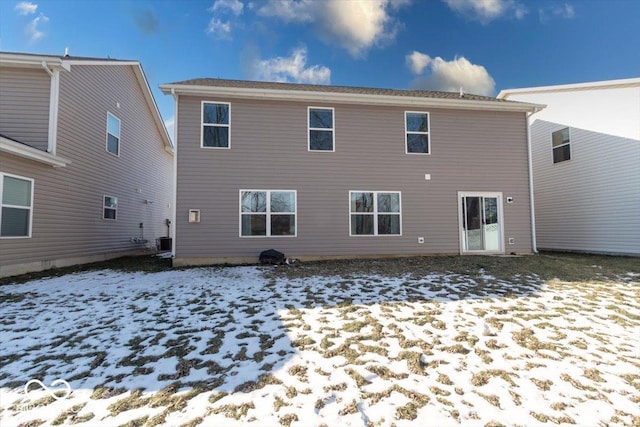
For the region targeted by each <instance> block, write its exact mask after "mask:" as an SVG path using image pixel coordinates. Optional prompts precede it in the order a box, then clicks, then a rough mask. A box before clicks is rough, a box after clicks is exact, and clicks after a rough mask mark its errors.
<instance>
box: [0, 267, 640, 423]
mask: <svg viewBox="0 0 640 427" xmlns="http://www.w3.org/2000/svg"><path fill="white" fill-rule="evenodd" d="M287 268H291V267H287ZM271 273H272V271H271V270H270V269H268V268H260V267H234V268H198V269H189V270H182V271H169V272H161V273H149V274H145V273H123V272H115V271H111V270H102V271H94V272H86V273H77V274H72V275H66V276H63V277H57V278H49V279H42V280H35V281H31V282H28V283H26V284H21V285H9V286H2V287H0V337H1V343H2V346H1V348H0V425H1V426H3V427H5V426H17V425H23V426H27V425H28V426H36V425H40V424H45V423H46V425H50V424H54V425H71V424H79V425H91V426H101V425H103V426H116V425H129V426H138V425H140V426H142V425H148V426H151V425H170V426H178V425H185V426H195V425H203V426H227V425H228V426H235V425H238V426H239V425H255V426H280V425H283V426H289V425H290V426H321V425H326V426H347V425H350V426H392V425H396V426H402V425H411V426H424V425H433V426H448V425H478V426H485V425H493V426H498V425H521V426H535V425H550V424H577V425H583V426H598V425H629V426H631V425H634V426H637V425H640V282H639V281H638V279H639V277H638V276H637V275H635V274H631V273H630V274H629V275H627V276H625V277H620V278H619V279H618V280H616V281H609V282H596V283H576V282H572V283H569V282H560V281H552V282H548V283H544V282H542V281H541V280H539V279H538V278H536V277H516V278H514V279H513V280H511V281H502V280H498V279H495V278H493V277H490V276H488V275H486V274H482V272H480V274H478V275H475V276H473V277H472V276H467V275H460V274H454V273H451V274H444V275H435V274H432V275H411V274H407V275H405V276H403V277H383V276H380V275H353V274H350V275H346V276H345V277H341V276H333V277H325V276H313V277H302V278H295V279H293V278H289V279H288V278H285V277H284V276H277V275H273V274H271ZM30 379H38V380H40V381H42V383H44V384H45V385H46V386H50V385H51V383H52V382H53V381H54V380H56V379H64V380H66V381H67V382H68V383H69V385H70V386H71V389H72V393H71V394H70V395H69V396H68V397H67V398H60V399H58V400H56V399H54V398H53V397H51V396H50V395H49V393H48V392H47V391H45V390H43V389H42V388H41V387H38V386H37V385H32V386H31V387H30V388H29V390H28V393H25V390H24V385H25V384H26V383H27V381H29V380H30ZM52 389H55V390H63V391H64V388H63V387H61V386H56V387H53V388H52Z"/></svg>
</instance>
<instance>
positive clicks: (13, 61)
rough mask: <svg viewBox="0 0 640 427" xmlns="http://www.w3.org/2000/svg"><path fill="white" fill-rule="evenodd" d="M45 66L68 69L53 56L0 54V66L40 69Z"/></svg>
mask: <svg viewBox="0 0 640 427" xmlns="http://www.w3.org/2000/svg"><path fill="white" fill-rule="evenodd" d="M43 64H46V65H47V66H48V67H49V68H50V69H58V70H63V69H64V70H67V71H69V67H68V65H66V64H63V62H62V60H61V59H60V58H58V57H55V56H47V55H29V56H26V55H20V54H16V53H0V65H3V66H6V67H22V68H42V65H43Z"/></svg>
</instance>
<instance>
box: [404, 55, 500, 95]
mask: <svg viewBox="0 0 640 427" xmlns="http://www.w3.org/2000/svg"><path fill="white" fill-rule="evenodd" d="M421 55H422V54H421ZM408 56H409V55H407V57H408ZM425 56H427V55H425ZM428 69H429V74H427V75H425V76H422V77H418V78H417V79H415V80H414V81H413V82H412V83H411V87H412V88H413V89H424V90H440V91H446V92H457V91H458V90H460V88H461V87H462V88H463V90H464V92H466V93H473V94H476V95H486V96H493V94H494V92H495V87H496V82H495V81H494V80H493V77H491V75H489V73H488V72H487V69H486V68H484V67H483V66H482V65H476V64H472V63H471V62H469V60H468V59H466V58H465V57H463V56H461V57H456V58H455V59H453V60H452V61H446V60H444V59H442V58H440V57H436V58H434V59H431V60H430V61H429V63H428Z"/></svg>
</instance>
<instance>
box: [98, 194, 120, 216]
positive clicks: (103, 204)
mask: <svg viewBox="0 0 640 427" xmlns="http://www.w3.org/2000/svg"><path fill="white" fill-rule="evenodd" d="M107 197H110V198H112V199H116V207H115V208H112V207H111V206H107V205H106V203H105V202H106V198H107ZM105 209H112V210H114V211H116V217H115V218H105V217H104V210H105ZM102 220H103V221H117V220H118V198H117V197H116V196H110V195H108V194H104V195H102Z"/></svg>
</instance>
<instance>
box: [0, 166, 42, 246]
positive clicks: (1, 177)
mask: <svg viewBox="0 0 640 427" xmlns="http://www.w3.org/2000/svg"><path fill="white" fill-rule="evenodd" d="M5 176H9V177H11V178H16V179H22V180H24V181H29V182H31V200H30V201H29V205H30V206H29V233H28V234H27V235H26V236H1V235H0V239H30V238H31V235H32V232H33V195H34V193H35V184H36V182H35V180H34V179H33V178H27V177H26V176H20V175H13V174H10V173H4V172H0V225H1V224H2V208H3V207H4V206H6V207H8V208H19V209H25V207H24V206H16V205H5V204H3V203H2V197H3V194H4V193H3V192H4V188H3V186H4V177H5Z"/></svg>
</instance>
